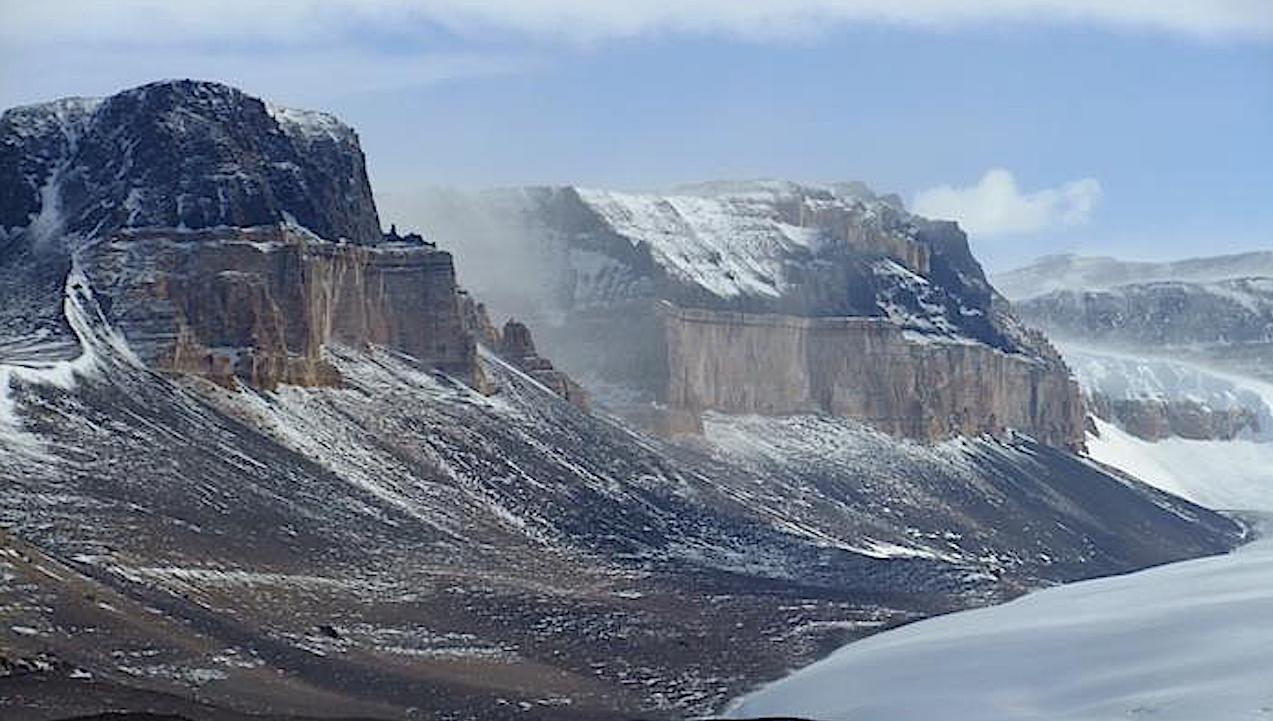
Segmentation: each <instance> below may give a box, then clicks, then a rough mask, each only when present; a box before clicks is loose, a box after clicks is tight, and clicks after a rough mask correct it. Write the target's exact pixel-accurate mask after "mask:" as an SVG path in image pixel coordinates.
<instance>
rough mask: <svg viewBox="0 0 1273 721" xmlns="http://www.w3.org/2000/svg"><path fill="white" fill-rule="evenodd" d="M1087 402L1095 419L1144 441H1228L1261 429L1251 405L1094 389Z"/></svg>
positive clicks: (1257, 413) (1259, 431)
mask: <svg viewBox="0 0 1273 721" xmlns="http://www.w3.org/2000/svg"><path fill="white" fill-rule="evenodd" d="M1087 405H1088V408H1089V409H1090V410H1091V412H1092V414H1093V415H1095V416H1096V417H1097V418H1100V419H1101V420H1105V421H1109V422H1111V423H1114V424H1116V425H1117V426H1119V427H1120V428H1122V429H1123V430H1125V431H1127V432H1128V433H1130V434H1132V435H1133V436H1136V437H1137V438H1142V439H1144V440H1147V441H1160V440H1162V439H1164V438H1170V437H1172V436H1178V437H1180V438H1187V439H1190V440H1221V441H1231V440H1233V439H1234V438H1237V437H1239V436H1243V435H1245V436H1259V435H1260V434H1261V433H1262V431H1263V429H1262V428H1261V424H1260V414H1259V412H1258V411H1257V410H1256V409H1254V408H1250V407H1245V406H1237V407H1229V408H1214V407H1212V406H1210V405H1208V404H1207V403H1205V402H1203V401H1200V400H1198V399H1194V398H1184V399H1171V400H1167V399H1158V398H1111V397H1109V396H1107V395H1105V394H1104V393H1101V392H1099V391H1096V392H1093V393H1092V394H1091V395H1090V396H1089V397H1088V403H1087Z"/></svg>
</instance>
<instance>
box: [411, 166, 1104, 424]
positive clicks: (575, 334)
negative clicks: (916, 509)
mask: <svg viewBox="0 0 1273 721" xmlns="http://www.w3.org/2000/svg"><path fill="white" fill-rule="evenodd" d="M424 211H425V213H426V215H427V217H429V218H431V221H430V223H431V227H430V228H429V230H430V232H431V235H433V236H434V237H438V238H441V239H443V240H444V241H445V242H446V243H448V244H452V245H455V246H456V247H461V248H463V249H465V250H466V251H473V252H484V253H485V255H486V257H489V258H491V259H492V260H491V262H488V263H485V264H483V265H482V266H481V267H474V268H470V269H467V272H468V275H467V276H466V283H467V284H470V285H472V286H473V287H474V288H475V289H476V290H477V291H479V292H480V293H481V294H482V295H483V297H486V298H488V299H489V300H490V301H491V303H492V304H493V305H494V306H495V307H497V308H516V309H519V311H520V312H521V313H522V314H523V316H528V317H530V318H531V319H532V320H533V321H534V325H535V327H536V328H537V329H538V332H539V335H540V337H541V342H542V343H544V344H545V345H547V347H550V348H551V349H552V355H553V356H554V357H555V358H557V359H558V360H559V362H561V363H562V365H564V366H565V367H566V368H567V370H568V371H569V372H571V374H572V375H575V376H576V377H584V378H586V379H588V380H589V381H590V385H592V386H595V387H596V388H600V389H601V391H600V392H599V394H598V395H599V397H603V399H604V400H607V401H608V402H609V403H610V405H611V407H619V409H620V410H622V411H623V412H625V413H627V414H629V415H630V416H633V417H636V418H637V419H638V420H642V421H644V422H647V423H649V424H650V425H653V426H655V427H658V428H661V429H663V430H665V431H680V430H691V431H693V430H696V429H697V428H698V426H699V423H698V421H697V416H698V414H699V413H701V412H702V411H705V410H718V411H724V412H729V413H766V414H786V413H803V412H818V413H828V414H836V415H845V416H851V417H855V418H861V419H864V420H866V421H868V422H870V423H872V424H873V425H876V426H877V427H879V428H881V429H884V430H887V431H889V432H891V433H894V434H897V435H901V436H905V437H910V438H918V439H923V440H934V439H937V438H942V437H945V436H948V435H951V434H977V433H983V432H991V433H999V432H1003V431H1005V430H1007V429H1009V428H1011V429H1016V430H1019V431H1022V432H1024V433H1027V434H1031V435H1034V436H1036V437H1038V438H1041V439H1045V440H1046V441H1047V442H1049V443H1053V444H1056V445H1060V446H1068V447H1078V446H1080V445H1081V444H1082V434H1083V422H1082V419H1083V410H1082V401H1081V398H1080V397H1079V394H1078V390H1077V387H1076V386H1075V385H1074V384H1073V383H1072V382H1071V381H1070V378H1069V373H1068V369H1067V368H1066V367H1065V364H1064V363H1063V362H1062V361H1061V359H1060V356H1059V355H1058V354H1057V353H1056V351H1055V350H1054V349H1052V347H1051V346H1050V345H1049V344H1048V343H1047V342H1046V341H1045V340H1044V339H1043V338H1042V336H1040V335H1038V334H1037V333H1033V332H1031V331H1029V330H1028V329H1026V328H1024V327H1023V326H1021V325H1020V324H1019V323H1018V322H1017V321H1016V319H1015V318H1014V317H1013V315H1012V314H1011V311H1010V310H1009V309H1008V306H1007V303H1006V302H1005V301H1004V300H1003V299H1002V298H1001V297H1000V296H999V295H998V294H997V293H996V292H995V291H994V289H993V288H992V287H991V286H990V284H989V283H988V282H987V281H986V279H985V276H984V274H983V273H982V270H981V267H980V265H979V264H978V263H977V262H976V260H975V259H974V258H973V256H972V254H971V252H970V251H969V248H968V242H967V238H966V236H965V235H964V234H963V232H962V231H960V230H959V228H958V227H957V226H956V225H954V224H953V223H944V222H933V221H928V220H926V219H923V218H920V217H917V216H914V215H911V214H910V213H907V212H906V211H905V210H904V209H902V208H901V207H900V203H899V202H897V201H896V199H894V198H881V197H877V196H875V195H874V194H873V193H871V192H870V191H869V190H867V189H865V187H864V186H862V185H861V184H836V185H831V186H825V187H823V186H816V187H815V186H804V185H798V184H794V183H785V182H770V181H764V182H731V183H710V184H704V185H697V186H690V187H686V188H681V189H677V190H676V191H673V192H671V193H668V194H664V195H640V194H628V193H615V192H608V191H595V190H583V189H577V188H527V189H520V190H508V191H488V192H484V193H476V194H470V193H461V192H454V191H442V192H439V193H437V194H435V195H433V196H430V197H429V198H428V199H427V202H426V203H425V205H424ZM513 273H519V277H520V278H522V279H523V280H522V282H520V283H517V284H512V283H509V282H507V279H508V278H509V277H510V275H511V274H513ZM527 279H529V280H527Z"/></svg>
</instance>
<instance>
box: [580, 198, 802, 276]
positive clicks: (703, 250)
mask: <svg viewBox="0 0 1273 721" xmlns="http://www.w3.org/2000/svg"><path fill="white" fill-rule="evenodd" d="M579 195H580V197H581V198H583V199H584V200H585V201H586V202H587V203H588V204H590V205H591V206H592V207H593V208H594V209H595V210H596V211H597V212H598V213H600V214H601V215H602V217H604V218H605V219H606V220H607V221H608V222H609V224H610V225H611V227H613V228H614V229H615V230H616V231H617V232H619V233H620V234H622V235H624V236H626V237H628V238H631V239H632V241H633V242H634V243H646V244H648V245H649V246H650V249H651V250H652V251H653V253H654V254H655V257H656V258H658V260H659V261H660V262H661V263H662V264H663V265H665V266H666V267H668V268H670V269H673V270H674V271H675V272H677V273H679V274H681V275H682V276H683V277H684V279H685V280H687V281H690V282H692V283H697V284H698V285H701V286H702V287H704V288H706V289H708V290H709V291H711V292H712V293H714V294H716V295H718V296H720V297H722V298H729V297H733V296H738V295H760V296H775V297H776V296H778V295H779V294H780V293H781V291H782V287H781V283H782V280H783V279H782V268H783V264H782V259H783V257H784V256H785V255H788V254H790V253H791V252H793V251H796V250H807V249H810V248H814V247H816V245H817V244H818V242H819V238H820V237H821V235H822V234H821V232H820V231H819V230H818V229H816V228H802V227H799V226H795V225H790V224H788V223H784V222H782V220H781V219H779V218H778V217H776V215H775V213H774V198H773V195H772V194H767V193H756V194H740V195H735V196H722V197H697V196H691V195H675V196H666V197H664V196H655V195H634V194H628V193H615V192H610V191H602V190H582V189H581V190H580V191H579Z"/></svg>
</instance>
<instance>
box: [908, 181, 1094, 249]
mask: <svg viewBox="0 0 1273 721" xmlns="http://www.w3.org/2000/svg"><path fill="white" fill-rule="evenodd" d="M1100 196H1101V184H1100V183H1099V182H1097V181H1096V179H1095V178H1083V179H1081V180H1075V181H1071V182H1069V183H1065V184H1064V185H1062V186H1060V187H1057V188H1045V189H1043V190H1037V191H1034V192H1031V193H1023V192H1021V189H1020V188H1018V187H1017V180H1016V178H1014V177H1013V175H1012V173H1011V172H1009V171H1008V170H1005V169H1003V168H994V169H992V170H989V171H987V172H986V174H985V175H983V176H982V177H981V180H980V181H978V182H977V184H976V185H971V186H968V187H965V188H955V187H951V186H949V185H943V186H940V187H937V188H930V189H928V190H925V191H922V192H920V193H919V194H918V195H916V196H915V201H914V202H913V203H912V206H913V207H912V209H913V210H914V211H915V212H916V213H918V214H919V215H922V216H925V217H929V218H941V219H949V220H958V221H959V224H960V225H961V226H963V228H964V230H966V231H968V233H969V234H971V235H974V236H993V235H1006V234H1012V233H1033V232H1036V231H1040V230H1046V229H1049V228H1056V227H1065V226H1074V225H1082V224H1084V223H1086V222H1087V221H1088V218H1089V217H1090V216H1091V214H1092V208H1093V206H1095V205H1096V201H1097V200H1098V199H1099V198H1100Z"/></svg>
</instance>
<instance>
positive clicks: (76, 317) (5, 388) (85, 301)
mask: <svg viewBox="0 0 1273 721" xmlns="http://www.w3.org/2000/svg"><path fill="white" fill-rule="evenodd" d="M62 308H63V313H64V314H65V318H66V322H67V324H68V325H69V326H70V328H71V330H72V332H74V333H75V336H76V338H77V339H78V341H79V345H80V352H79V355H78V356H76V357H75V358H72V359H70V360H62V359H59V358H56V357H50V358H48V359H41V358H39V357H38V355H37V356H31V357H25V358H23V359H22V360H21V361H16V362H10V363H0V448H2V447H3V446H6V445H12V446H14V447H15V449H26V450H27V451H31V450H34V449H36V447H37V445H38V441H37V440H36V439H35V438H34V437H33V436H30V435H28V434H26V433H25V432H23V430H22V421H21V419H20V418H19V415H18V413H17V400H16V399H15V398H14V393H13V391H14V388H13V386H14V383H15V382H17V383H24V384H41V385H50V386H55V387H57V388H62V389H67V390H70V389H73V388H74V387H75V384H76V382H77V379H79V378H82V377H85V376H89V375H92V374H95V373H97V372H99V371H100V369H101V366H102V364H103V363H105V362H107V361H105V360H104V356H112V357H114V358H116V359H121V360H123V361H125V362H131V363H136V362H137V359H136V357H135V356H134V355H133V353H132V351H131V350H129V348H128V345H127V343H126V342H125V341H124V339H123V338H122V337H121V336H120V335H119V334H118V333H116V332H115V331H114V329H112V328H111V327H110V326H109V325H108V324H107V322H106V320H105V318H104V317H103V316H102V312H101V309H100V308H98V306H97V301H96V300H95V299H94V297H93V293H92V290H91V289H90V287H89V284H88V279H87V278H86V277H85V276H84V273H83V272H82V271H80V269H79V268H78V267H74V266H73V267H72V270H71V272H70V273H69V274H68V275H67V278H66V291H65V298H64V300H63V303H62ZM104 347H106V348H108V349H109V351H108V352H106V353H103V349H104Z"/></svg>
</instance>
